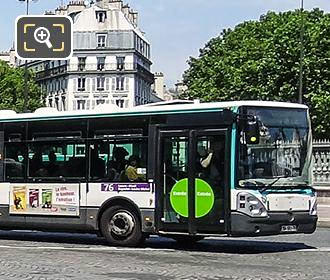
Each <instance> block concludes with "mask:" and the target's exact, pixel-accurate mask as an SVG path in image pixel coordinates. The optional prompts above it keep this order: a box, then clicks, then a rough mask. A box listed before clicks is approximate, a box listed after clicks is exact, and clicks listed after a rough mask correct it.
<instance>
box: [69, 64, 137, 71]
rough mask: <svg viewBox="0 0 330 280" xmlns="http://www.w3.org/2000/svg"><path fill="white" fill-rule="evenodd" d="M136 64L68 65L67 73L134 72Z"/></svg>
mask: <svg viewBox="0 0 330 280" xmlns="http://www.w3.org/2000/svg"><path fill="white" fill-rule="evenodd" d="M137 68H138V66H137V63H120V64H117V63H86V64H83V63H81V64H79V63H70V64H69V65H68V71H70V72H75V71H79V72H80V71H81V72H83V71H134V70H137Z"/></svg>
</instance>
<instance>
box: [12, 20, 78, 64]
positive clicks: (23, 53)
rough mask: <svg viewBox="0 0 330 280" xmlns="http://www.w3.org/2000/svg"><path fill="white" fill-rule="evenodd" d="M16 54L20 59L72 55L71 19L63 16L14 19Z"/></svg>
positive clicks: (41, 58) (44, 58)
mask: <svg viewBox="0 0 330 280" xmlns="http://www.w3.org/2000/svg"><path fill="white" fill-rule="evenodd" d="M15 49H16V55H17V57H18V58H20V59H29V60H46V59H68V58H69V57H70V56H71V55H72V20H71V18H70V17H65V16H20V17H18V18H17V19H16V48H15Z"/></svg>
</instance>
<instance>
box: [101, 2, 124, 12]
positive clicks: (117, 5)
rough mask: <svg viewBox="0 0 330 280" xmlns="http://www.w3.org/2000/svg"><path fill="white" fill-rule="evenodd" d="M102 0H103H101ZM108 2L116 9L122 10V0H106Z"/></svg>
mask: <svg viewBox="0 0 330 280" xmlns="http://www.w3.org/2000/svg"><path fill="white" fill-rule="evenodd" d="M101 1H104V0H101ZM108 1H109V3H110V4H111V5H112V6H114V7H116V8H117V9H118V10H122V9H123V1H122V0H108Z"/></svg>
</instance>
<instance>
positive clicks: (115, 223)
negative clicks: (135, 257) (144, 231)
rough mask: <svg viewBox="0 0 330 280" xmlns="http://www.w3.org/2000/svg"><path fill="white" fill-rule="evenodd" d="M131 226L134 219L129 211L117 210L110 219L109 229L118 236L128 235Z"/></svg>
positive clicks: (132, 226)
mask: <svg viewBox="0 0 330 280" xmlns="http://www.w3.org/2000/svg"><path fill="white" fill-rule="evenodd" d="M133 228H134V219H133V217H132V216H131V215H130V214H129V213H126V212H118V213H116V214H115V215H114V216H113V217H112V218H111V220H110V230H111V231H112V232H113V233H114V234H116V235H118V236H127V235H129V234H130V233H131V232H132V231H133Z"/></svg>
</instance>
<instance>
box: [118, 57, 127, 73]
mask: <svg viewBox="0 0 330 280" xmlns="http://www.w3.org/2000/svg"><path fill="white" fill-rule="evenodd" d="M124 69H125V56H117V70H124Z"/></svg>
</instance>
